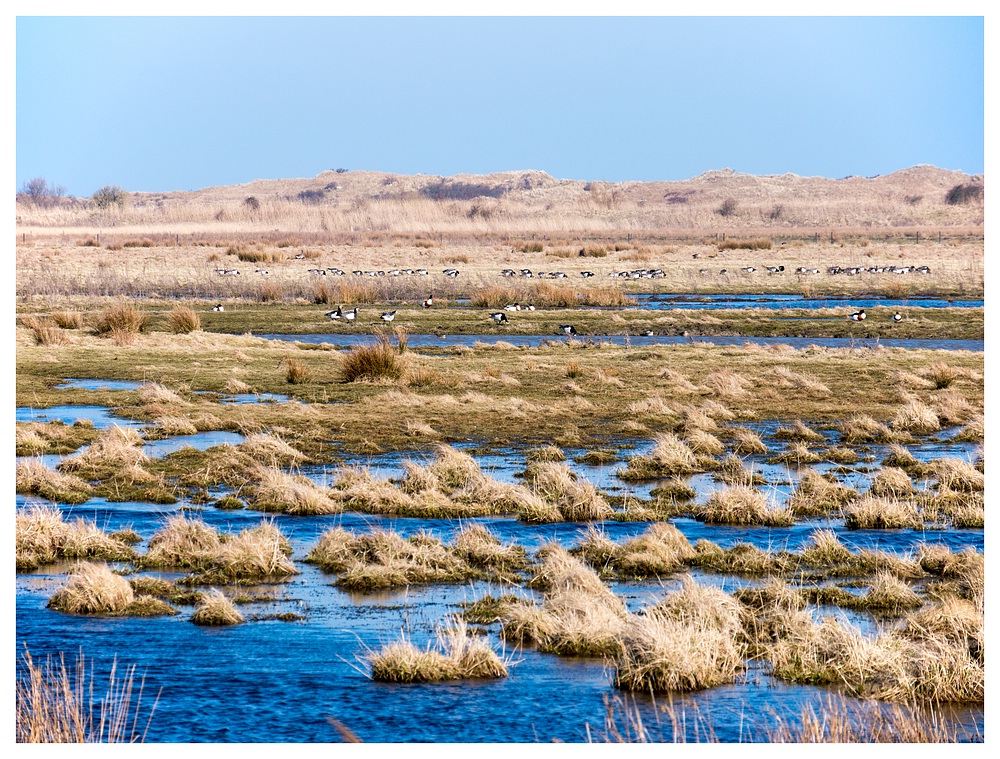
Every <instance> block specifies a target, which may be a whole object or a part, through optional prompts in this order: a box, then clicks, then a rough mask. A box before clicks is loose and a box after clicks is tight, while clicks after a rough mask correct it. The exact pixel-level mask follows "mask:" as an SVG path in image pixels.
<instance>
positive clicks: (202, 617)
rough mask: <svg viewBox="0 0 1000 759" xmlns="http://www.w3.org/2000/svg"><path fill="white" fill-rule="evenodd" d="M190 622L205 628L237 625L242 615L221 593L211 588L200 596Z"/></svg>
mask: <svg viewBox="0 0 1000 759" xmlns="http://www.w3.org/2000/svg"><path fill="white" fill-rule="evenodd" d="M191 621H192V622H194V623H195V624H196V625H206V626H224V625H238V624H240V623H241V622H243V615H242V614H240V612H239V610H238V609H237V608H236V607H235V606H234V605H233V602H232V601H230V600H229V599H228V598H227V597H226V595H225V594H224V593H222V591H220V590H218V589H216V588H212V589H211V590H209V591H208V592H206V593H203V594H202V597H201V600H200V601H199V602H198V605H197V607H196V608H195V610H194V614H192V615H191Z"/></svg>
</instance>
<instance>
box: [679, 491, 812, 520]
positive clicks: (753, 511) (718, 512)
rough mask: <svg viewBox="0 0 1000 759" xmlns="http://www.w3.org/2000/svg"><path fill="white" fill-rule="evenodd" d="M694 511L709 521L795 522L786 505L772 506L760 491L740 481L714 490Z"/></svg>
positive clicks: (699, 516)
mask: <svg viewBox="0 0 1000 759" xmlns="http://www.w3.org/2000/svg"><path fill="white" fill-rule="evenodd" d="M696 515H697V517H698V518H699V519H701V520H702V521H704V522H707V523H709V524H742V525H767V526H770V527H788V526H789V525H792V524H794V523H795V517H794V516H793V515H792V513H791V512H790V511H789V510H788V509H787V508H786V509H778V508H775V507H774V505H773V504H769V503H768V501H767V498H766V497H765V496H764V494H763V493H761V492H759V491H757V490H755V489H753V488H750V487H746V486H743V485H737V486H734V487H730V488H726V489H725V490H716V491H715V492H713V493H712V494H711V495H710V496H709V498H708V501H706V503H705V505H704V506H703V507H701V508H700V509H698V510H697V512H696Z"/></svg>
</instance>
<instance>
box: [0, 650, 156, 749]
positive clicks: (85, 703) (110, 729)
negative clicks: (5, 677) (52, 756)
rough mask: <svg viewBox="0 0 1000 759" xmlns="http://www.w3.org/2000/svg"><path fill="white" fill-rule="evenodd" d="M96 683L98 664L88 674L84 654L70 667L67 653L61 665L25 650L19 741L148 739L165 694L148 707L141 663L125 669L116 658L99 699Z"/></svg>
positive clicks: (19, 695) (18, 701) (18, 710)
mask: <svg viewBox="0 0 1000 759" xmlns="http://www.w3.org/2000/svg"><path fill="white" fill-rule="evenodd" d="M95 685H96V682H95V678H94V674H93V664H92V663H91V670H90V672H89V673H88V670H87V661H86V658H85V657H84V655H83V654H82V653H80V654H79V655H78V656H77V659H76V664H75V665H74V666H72V667H70V666H67V664H66V660H65V658H64V657H63V655H62V654H60V655H59V660H58V664H57V663H56V660H55V659H54V658H53V657H52V656H48V657H46V658H45V660H43V661H41V662H36V661H35V660H34V659H33V658H32V656H31V654H30V652H29V651H28V650H27V649H25V651H24V653H23V654H22V655H21V660H20V662H19V666H18V673H17V682H16V686H15V702H16V708H15V735H16V741H17V743H49V744H52V743H142V742H144V741H145V738H146V734H147V731H148V730H149V726H150V724H151V723H152V720H153V715H154V713H155V712H156V706H157V703H158V702H159V698H158V697H157V698H156V699H154V701H153V704H152V706H147V707H144V706H143V701H142V699H143V686H144V678H142V679H140V680H139V682H138V688H137V689H136V680H135V667H134V666H131V667H127V668H125V670H124V672H123V673H120V672H119V670H118V665H117V661H116V662H114V663H113V664H112V665H111V670H110V673H109V675H108V686H107V690H106V691H105V692H104V694H103V697H100V698H98V699H97V700H95V697H94V696H95V692H96V691H95ZM146 710H148V711H146ZM143 716H144V717H145V721H144V722H142V718H143Z"/></svg>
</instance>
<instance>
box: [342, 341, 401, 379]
mask: <svg viewBox="0 0 1000 759" xmlns="http://www.w3.org/2000/svg"><path fill="white" fill-rule="evenodd" d="M404 350H405V348H403V349H402V350H401V349H400V346H399V345H397V346H393V345H392V343H391V342H390V341H389V338H388V336H387V335H385V334H378V335H376V341H375V342H374V343H371V344H367V345H358V346H356V347H354V348H352V349H351V350H350V351H348V352H347V353H346V354H344V356H343V357H342V358H341V362H340V380H341V382H360V381H368V382H377V381H389V382H395V381H398V380H399V379H400V378H402V377H403V375H404V373H405V371H406V362H405V360H404V358H403V355H402V354H403V351H404Z"/></svg>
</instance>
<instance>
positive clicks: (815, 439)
mask: <svg viewBox="0 0 1000 759" xmlns="http://www.w3.org/2000/svg"><path fill="white" fill-rule="evenodd" d="M774 438H775V440H791V441H794V442H800V443H821V442H823V440H824V439H825V438H824V437H823V435H822V434H820V433H819V432H816V430H814V429H811V428H809V427H807V426H806V425H805V424H804V423H803V422H802V420H800V419H797V420H795V421H794V422H793V423H792V424H791V425H790V426H788V427H779V428H778V429H777V430H775V433H774Z"/></svg>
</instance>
